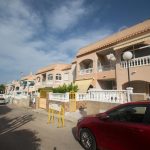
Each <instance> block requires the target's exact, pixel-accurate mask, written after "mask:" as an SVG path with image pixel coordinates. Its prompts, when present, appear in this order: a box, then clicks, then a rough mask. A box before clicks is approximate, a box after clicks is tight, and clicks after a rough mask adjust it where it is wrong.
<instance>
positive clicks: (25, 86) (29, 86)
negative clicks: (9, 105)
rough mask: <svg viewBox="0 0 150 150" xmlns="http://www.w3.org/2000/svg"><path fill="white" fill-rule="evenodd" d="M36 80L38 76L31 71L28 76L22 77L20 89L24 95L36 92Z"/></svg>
mask: <svg viewBox="0 0 150 150" xmlns="http://www.w3.org/2000/svg"><path fill="white" fill-rule="evenodd" d="M35 80H36V76H35V75H33V74H32V73H30V74H29V75H27V76H24V77H22V78H21V81H20V91H21V92H22V93H23V94H24V95H29V94H30V95H32V94H34V93H35V92H36V89H35Z"/></svg>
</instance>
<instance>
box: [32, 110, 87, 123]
mask: <svg viewBox="0 0 150 150" xmlns="http://www.w3.org/2000/svg"><path fill="white" fill-rule="evenodd" d="M32 110H33V111H34V112H36V113H42V114H44V115H48V112H47V111H46V110H44V109H41V108H39V109H32ZM86 115H87V114H86V111H85V110H83V111H79V110H77V111H76V112H66V113H65V120H67V121H71V122H74V123H77V121H78V120H79V119H80V118H82V117H84V116H86ZM56 117H57V115H56Z"/></svg>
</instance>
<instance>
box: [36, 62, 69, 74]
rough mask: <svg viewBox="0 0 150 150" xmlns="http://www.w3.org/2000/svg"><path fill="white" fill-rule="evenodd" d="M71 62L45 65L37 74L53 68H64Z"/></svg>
mask: <svg viewBox="0 0 150 150" xmlns="http://www.w3.org/2000/svg"><path fill="white" fill-rule="evenodd" d="M68 65H69V64H51V65H49V66H47V67H43V68H41V69H39V70H38V71H37V72H36V75H37V74H41V73H44V72H48V71H51V70H54V69H59V70H62V69H64V68H65V67H68Z"/></svg>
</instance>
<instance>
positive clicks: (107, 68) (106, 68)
mask: <svg viewBox="0 0 150 150" xmlns="http://www.w3.org/2000/svg"><path fill="white" fill-rule="evenodd" d="M110 70H115V66H114V65H102V66H98V72H102V71H110Z"/></svg>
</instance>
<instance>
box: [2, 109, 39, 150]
mask: <svg viewBox="0 0 150 150" xmlns="http://www.w3.org/2000/svg"><path fill="white" fill-rule="evenodd" d="M1 108H2V109H1ZM10 111H11V109H10V108H9V107H7V106H3V107H0V149H2V150H39V146H40V141H41V140H40V139H39V138H38V137H37V136H36V135H37V132H33V131H30V130H27V129H23V130H16V129H18V128H19V127H21V126H23V125H24V124H26V123H28V122H30V121H32V120H34V117H33V115H31V114H25V115H23V116H19V117H15V118H12V119H10V118H7V117H5V116H3V117H2V115H3V114H6V113H8V112H10Z"/></svg>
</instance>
